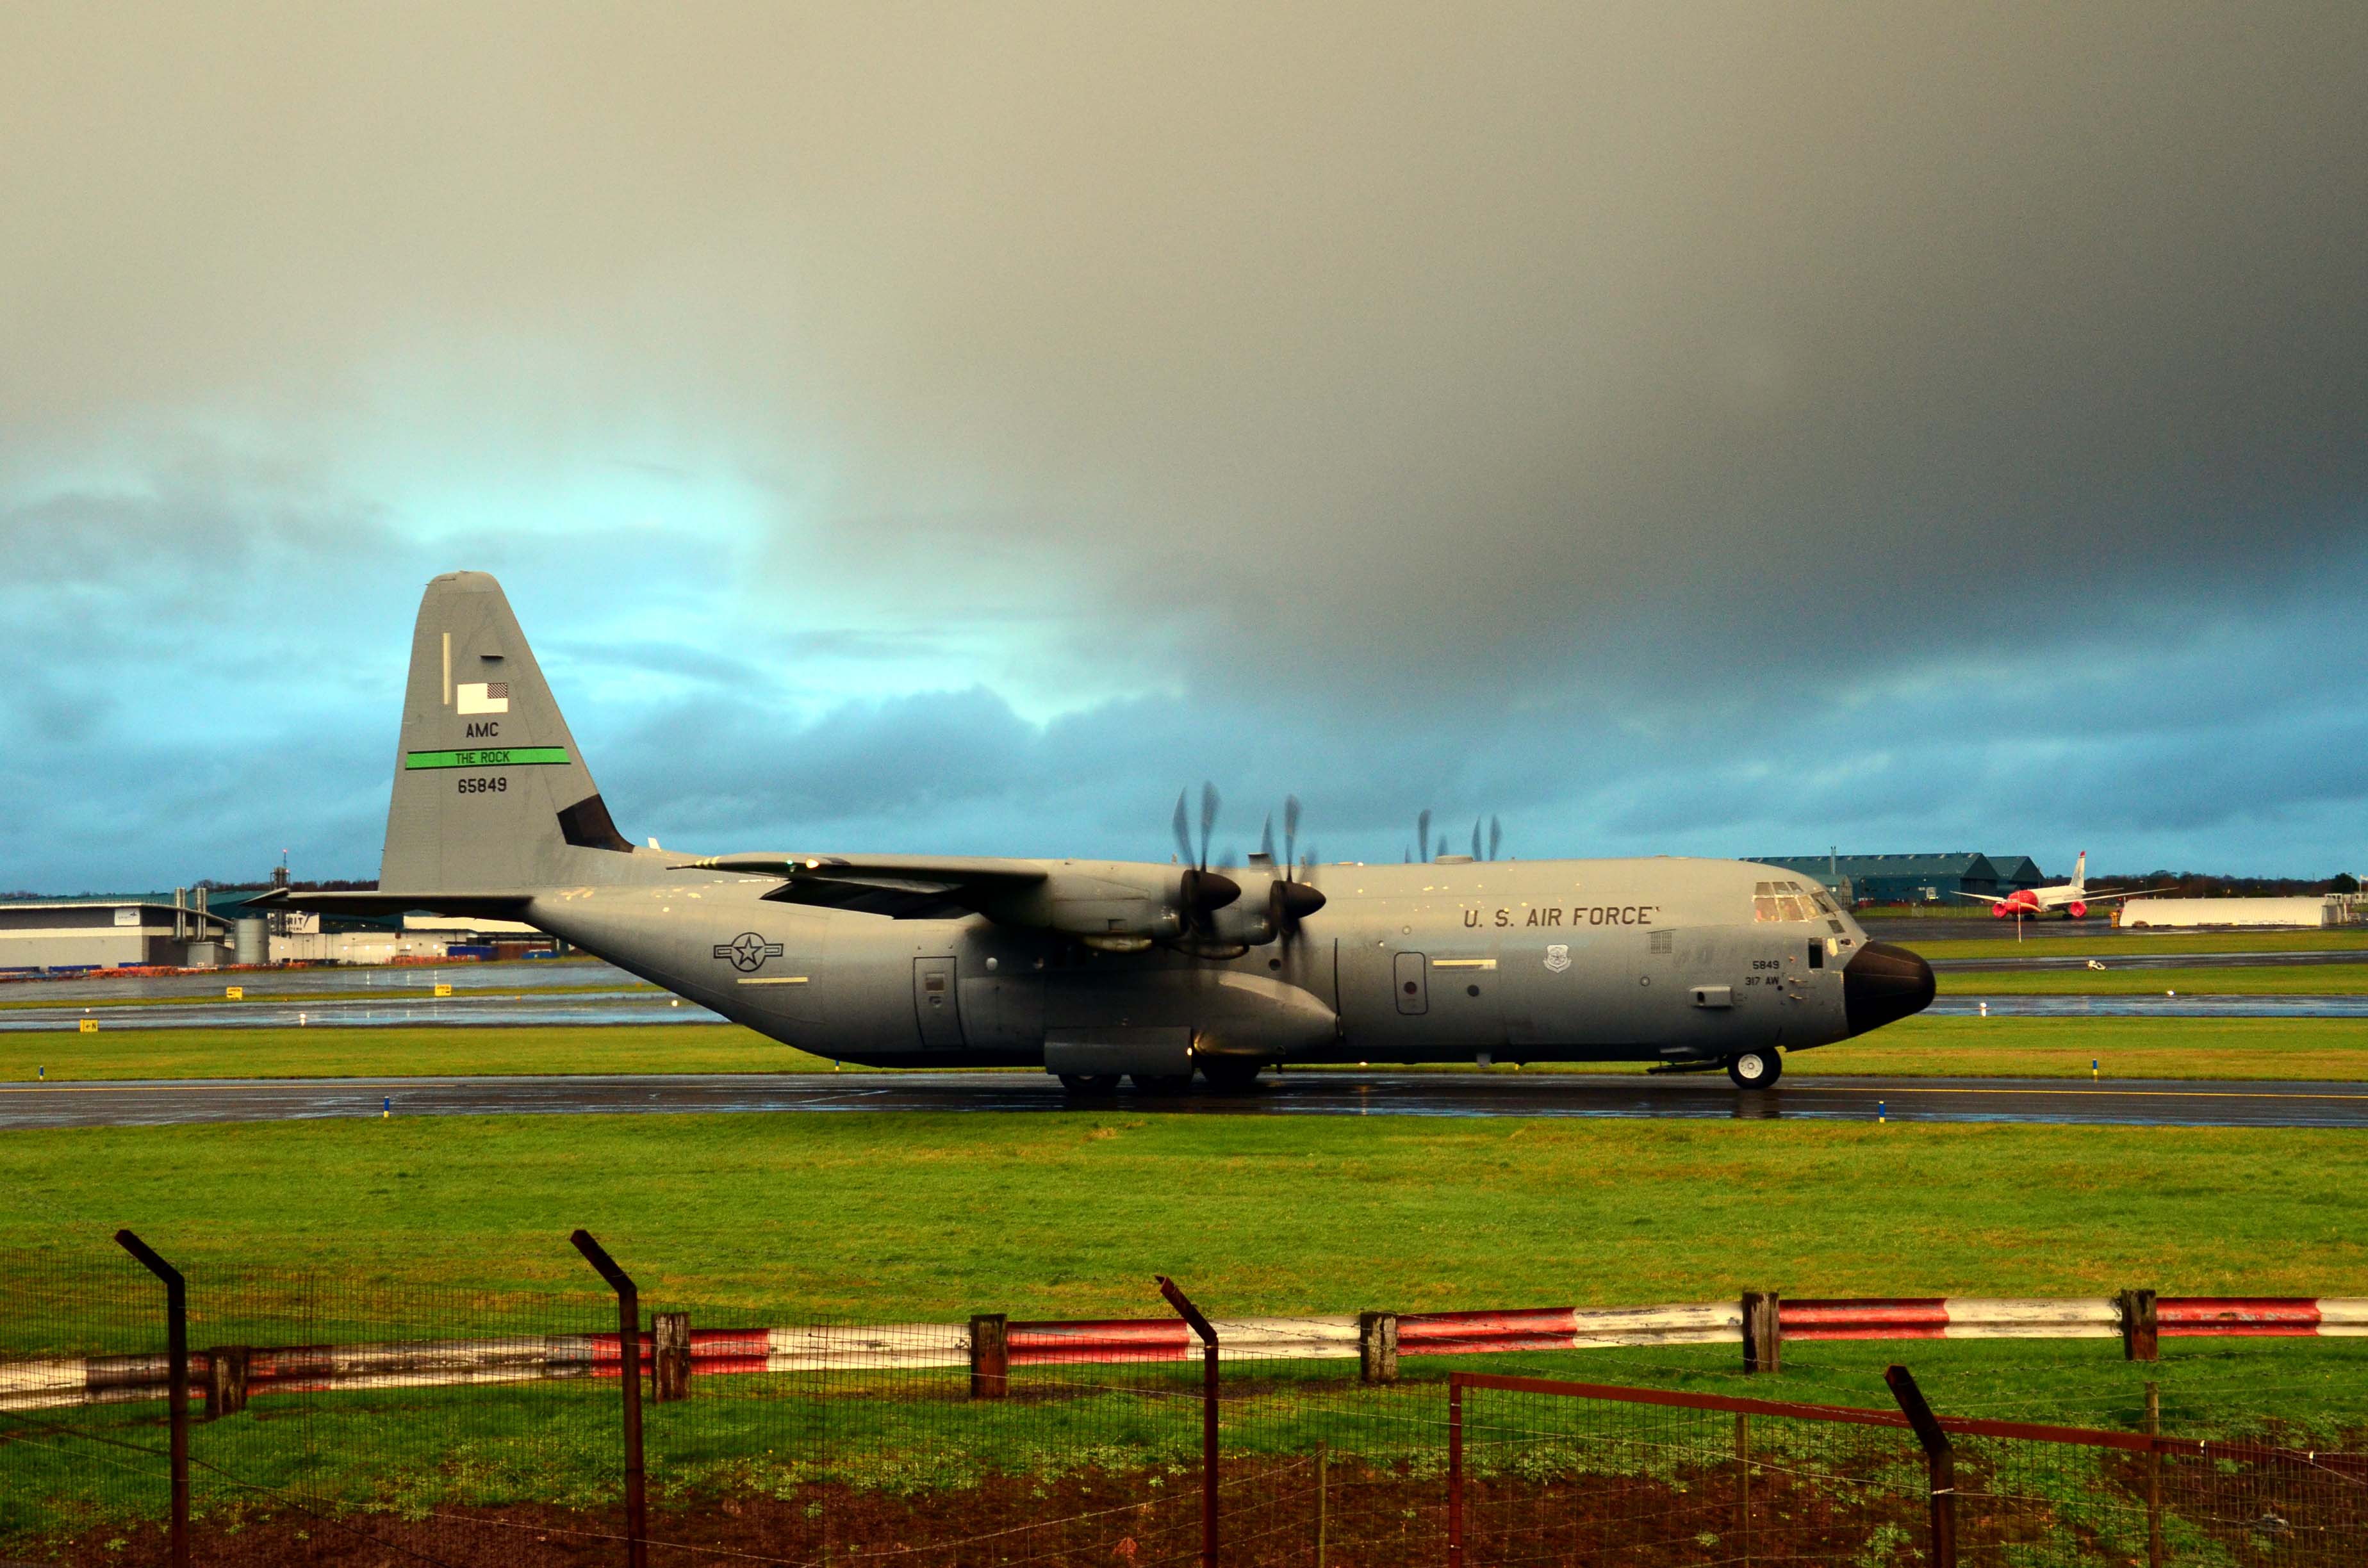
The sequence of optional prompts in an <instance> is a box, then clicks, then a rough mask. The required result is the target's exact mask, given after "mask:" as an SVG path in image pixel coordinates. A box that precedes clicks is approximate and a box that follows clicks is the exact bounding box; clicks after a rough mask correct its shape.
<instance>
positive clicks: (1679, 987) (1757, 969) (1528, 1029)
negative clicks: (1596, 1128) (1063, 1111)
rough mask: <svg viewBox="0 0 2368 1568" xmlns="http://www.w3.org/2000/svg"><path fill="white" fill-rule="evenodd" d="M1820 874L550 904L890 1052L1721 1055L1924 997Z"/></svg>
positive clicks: (1460, 866) (798, 1020) (1677, 871)
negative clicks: (1108, 925)
mask: <svg viewBox="0 0 2368 1568" xmlns="http://www.w3.org/2000/svg"><path fill="white" fill-rule="evenodd" d="M634 858H636V859H643V858H644V857H643V855H641V854H637V855H636V856H635V857H634ZM1046 864H1048V865H1053V866H1065V865H1068V864H1070V863H1068V862H1046ZM644 865H645V866H646V861H644ZM635 870H636V871H639V872H641V873H642V874H643V875H644V876H650V875H655V874H657V873H658V868H656V867H655V866H647V867H646V869H644V867H643V866H637V867H636V868H635ZM1797 876H1798V874H1797V873H1791V872H1786V871H1784V870H1782V869H1778V868H1774V867H1769V866H1758V865H1752V864H1749V863H1748V862H1742V861H1733V860H1696V859H1678V858H1653V859H1631V860H1536V861H1495V862H1472V861H1463V862H1439V863H1431V864H1424V865H1399V866H1388V865H1379V866H1363V865H1354V864H1341V865H1331V866H1324V867H1320V868H1318V869H1316V871H1315V884H1316V886H1318V887H1319V888H1320V889H1321V890H1322V892H1323V893H1324V895H1325V899H1326V903H1325V905H1324V907H1323V908H1322V909H1321V910H1320V911H1318V912H1317V913H1316V914H1315V915H1312V916H1310V917H1309V918H1308V919H1306V920H1305V921H1304V923H1303V924H1302V925H1301V926H1300V927H1299V929H1298V930H1297V932H1296V933H1295V934H1294V935H1293V936H1292V937H1291V939H1289V940H1288V941H1278V942H1269V943H1266V944H1263V945H1259V946H1253V947H1250V948H1249V949H1247V951H1246V952H1243V953H1242V954H1241V955H1240V956H1238V957H1234V958H1220V959H1211V958H1201V957H1194V956H1190V955H1189V954H1186V953H1182V952H1178V951H1175V950H1173V949H1169V948H1167V947H1155V948H1153V949H1150V950H1148V951H1144V952H1139V953H1112V952H1103V951H1096V950H1093V949H1089V948H1088V947H1087V946H1086V945H1084V944H1083V943H1081V942H1079V941H1077V940H1075V939H1073V938H1070V937H1061V936H1057V935H1053V934H1050V933H1044V932H1038V931H1030V930H1027V929H1015V928H1012V927H1009V926H1001V925H998V924H996V923H995V922H993V921H990V920H988V919H987V918H985V917H984V916H979V915H971V916H967V917H964V918H961V919H951V920H941V919H891V918H887V917H884V916H881V915H863V914H854V913H849V912H847V911H844V910H835V909H827V908H816V907H812V906H807V905H802V904H796V903H780V902H772V901H768V900H767V899H766V898H765V897H764V896H763V895H764V894H766V893H767V892H771V891H773V890H775V889H777V888H778V887H779V886H780V880H779V879H778V878H773V877H762V876H760V877H740V876H734V875H729V874H716V873H700V872H690V871H682V870H679V869H667V870H666V873H665V880H662V881H639V880H636V881H610V882H605V883H601V884H598V885H591V886H585V887H578V888H569V889H560V890H553V891H552V892H547V893H542V894H539V895H538V896H537V897H536V898H535V899H534V901H533V904H532V906H531V909H530V911H529V916H528V917H529V919H530V920H531V921H532V922H533V923H534V924H535V925H536V926H541V928H543V929H544V930H547V931H549V932H551V933H552V934H553V935H555V936H558V937H563V938H564V939H565V940H567V941H569V942H571V943H574V944H575V945H576V946H578V947H580V948H582V949H585V950H586V951H588V952H592V953H595V954H598V955H599V956H600V957H603V958H606V959H608V960H610V961H611V962H614V963H616V964H617V965H619V966H620V967H621V968H624V969H627V970H630V971H632V972H634V973H636V974H639V975H642V976H643V977H644V978H646V979H648V980H650V981H652V982H654V983H656V984H659V985H662V986H664V987H666V989H667V990H669V991H673V992H676V993H678V994H681V995H683V996H685V997H688V998H689V999H690V1000H692V1001H695V1002H698V1003H700V1005H701V1006H706V1007H710V1008H712V1009H713V1010H714V1011H716V1012H717V1013H720V1014H722V1015H723V1016H724V1017H728V1018H731V1019H734V1020H735V1021H737V1022H740V1023H743V1024H746V1025H747V1026H748V1027H750V1028H755V1029H757V1030H759V1031H761V1032H763V1033H765V1034H767V1035H769V1036H771V1037H772V1038H773V1039H775V1040H781V1041H784V1042H786V1043H788V1044H790V1045H793V1046H796V1047H798V1048H800V1049H802V1050H804V1051H812V1052H814V1053H815V1054H817V1055H822V1056H827V1057H831V1058H834V1059H838V1060H844V1061H848V1062H861V1063H865V1064H869V1065H875V1066H883V1067H884V1066H948V1065H976V1066H1016V1065H1039V1064H1044V1063H1046V1062H1047V1061H1048V1057H1047V1046H1048V1042H1049V1043H1050V1044H1051V1046H1052V1047H1053V1063H1054V1064H1056V1065H1057V1064H1058V1063H1059V1062H1061V1061H1062V1060H1063V1057H1062V1051H1063V1050H1064V1046H1074V1045H1076V1044H1077V1042H1096V1041H1104V1040H1126V1039H1136V1038H1170V1039H1173V1038H1181V1039H1183V1040H1188V1041H1189V1049H1190V1051H1191V1052H1192V1053H1194V1054H1196V1055H1200V1056H1201V1057H1203V1058H1204V1059H1205V1057H1206V1056H1207V1055H1209V1054H1210V1053H1212V1052H1214V1053H1224V1054H1227V1055H1232V1056H1235V1057H1237V1058H1244V1059H1249V1060H1257V1061H1266V1062H1276V1061H1281V1062H1303V1061H1304V1062H1448V1061H1471V1060H1473V1059H1474V1057H1479V1056H1491V1057H1494V1058H1495V1059H1497V1060H1499V1061H1506V1062H1531V1061H1564V1062H1578V1061H1640V1060H1641V1061H1651V1060H1666V1061H1673V1062H1698V1061H1720V1060H1725V1059H1728V1058H1731V1057H1733V1056H1734V1055H1735V1054H1736V1052H1738V1051H1746V1050H1754V1049H1758V1050H1766V1049H1770V1048H1781V1049H1782V1050H1786V1051H1796V1050H1801V1049H1804V1048H1806V1047H1810V1046H1816V1045H1823V1044H1827V1043H1829V1042H1831V1041H1834V1040H1842V1039H1845V1038H1847V1037H1848V1036H1850V1035H1851V1034H1853V1033H1858V1032H1863V1030H1864V1028H1871V1027H1873V1026H1874V1024H1876V1023H1879V1022H1884V1021H1888V1019H1889V1017H1897V1016H1899V1015H1900V1013H1901V1012H1902V1011H1912V1010H1913V1008H1896V1009H1893V1010H1890V1011H1889V1012H1888V1013H1887V1014H1886V1016H1884V1017H1872V1018H1871V1017H1870V1016H1869V1015H1870V1011H1871V1009H1870V1008H1869V1007H1867V1006H1864V1005H1863V1004H1861V1006H1858V1007H1856V1008H1854V1007H1853V1006H1852V1001H1853V998H1852V997H1851V996H1850V995H1849V994H1846V992H1847V986H1846V971H1847V970H1848V966H1849V965H1850V963H1851V961H1852V960H1853V959H1855V958H1857V957H1859V956H1860V955H1861V954H1862V953H1865V952H1867V951H1868V949H1870V948H1871V947H1872V948H1877V949H1879V950H1880V951H1883V952H1896V949H1880V945H1878V944H1870V943H1869V941H1868V939H1867V937H1866V934H1865V932H1864V931H1863V930H1861V928H1860V926H1858V924H1857V922H1856V921H1854V920H1852V919H1851V918H1850V916H1849V915H1847V914H1845V913H1842V912H1840V911H1839V910H1837V909H1834V908H1833V907H1831V905H1830V904H1829V903H1824V902H1823V901H1819V900H1816V899H1815V898H1814V897H1813V895H1812V894H1811V892H1810V891H1809V885H1808V884H1804V883H1802V882H1800V881H1798V880H1797ZM1771 887H1773V888H1778V889H1792V890H1796V891H1794V892H1781V893H1777V894H1773V895H1771V894H1770V892H1769V890H1770V888H1771ZM1902 956H1903V957H1905V956H1906V955H1902ZM1925 973H1926V977H1927V978H1926V981H1925V984H1926V985H1927V987H1928V989H1927V990H1926V992H1925V995H1926V996H1929V994H1930V991H1929V985H1930V980H1929V973H1930V971H1925ZM1917 1005H1918V1006H1921V1002H1920V1001H1918V1004H1917ZM1854 1017H1855V1018H1856V1021H1857V1023H1858V1027H1857V1028H1853V1027H1852V1026H1853V1021H1854Z"/></svg>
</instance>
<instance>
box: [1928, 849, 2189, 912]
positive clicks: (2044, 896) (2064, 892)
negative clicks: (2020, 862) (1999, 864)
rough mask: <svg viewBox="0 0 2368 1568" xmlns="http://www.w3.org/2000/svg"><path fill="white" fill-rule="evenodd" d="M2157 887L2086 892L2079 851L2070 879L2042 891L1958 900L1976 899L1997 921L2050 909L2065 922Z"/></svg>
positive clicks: (2085, 859)
mask: <svg viewBox="0 0 2368 1568" xmlns="http://www.w3.org/2000/svg"><path fill="white" fill-rule="evenodd" d="M2149 892H2162V889H2160V888H2132V889H2130V891H2129V892H2089V852H2088V851H2087V850H2086V849H2083V850H2082V851H2080V855H2079V858H2078V859H2076V860H2074V861H2073V862H2072V880H2071V881H2068V882H2054V883H2051V884H2049V885H2048V886H2046V887H2044V888H2017V889H2015V890H2014V892H2010V893H1987V892H1959V893H1958V894H1957V896H1958V897H1959V898H1977V899H1979V900H1981V901H1982V902H1983V903H1987V904H1988V905H1989V906H1990V913H1991V914H1992V915H1996V916H1998V918H1999V919H2000V920H2008V919H2013V920H2021V919H2032V920H2036V919H2038V918H2039V917H2040V916H2041V915H2045V914H2046V913H2047V912H2048V911H2049V910H2051V909H2060V910H2062V911H2063V912H2064V917H2065V918H2066V919H2067V920H2081V919H2086V918H2087V917H2088V914H2089V905H2090V904H2094V903H2112V902H2113V901H2114V900H2115V899H2123V898H2135V897H2137V896H2138V895H2139V894H2140V893H2149Z"/></svg>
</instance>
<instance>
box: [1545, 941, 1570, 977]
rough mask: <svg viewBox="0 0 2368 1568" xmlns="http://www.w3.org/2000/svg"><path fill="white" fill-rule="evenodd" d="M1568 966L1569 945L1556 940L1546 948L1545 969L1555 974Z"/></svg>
mask: <svg viewBox="0 0 2368 1568" xmlns="http://www.w3.org/2000/svg"><path fill="white" fill-rule="evenodd" d="M1569 967H1570V945H1569V944H1568V943H1566V942H1556V943H1554V945H1553V946H1552V947H1550V948H1548V949H1546V968H1547V969H1549V970H1551V971H1553V972H1554V973H1555V974H1560V973H1561V972H1562V971H1564V970H1566V969H1568V968H1569Z"/></svg>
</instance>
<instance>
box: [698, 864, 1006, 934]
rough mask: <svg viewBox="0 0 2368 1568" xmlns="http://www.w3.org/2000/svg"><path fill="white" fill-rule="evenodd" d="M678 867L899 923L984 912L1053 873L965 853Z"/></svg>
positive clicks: (782, 899) (782, 897)
mask: <svg viewBox="0 0 2368 1568" xmlns="http://www.w3.org/2000/svg"><path fill="white" fill-rule="evenodd" d="M677 869H681V870H701V871H737V872H741V873H744V874H746V875H753V876H764V877H780V878H781V879H783V880H782V882H781V885H780V887H778V888H775V889H774V890H773V891H772V892H768V893H767V894H766V895H765V897H766V898H767V899H768V900H770V901H772V902H774V903H808V904H814V905H818V906H820V907H823V908H827V909H848V910H854V911H856V912H858V913H860V914H864V915H887V916H889V917H890V918H892V919H896V920H946V919H952V918H956V917H959V916H961V915H972V914H983V913H985V912H987V910H988V909H989V907H990V906H991V905H994V904H996V903H1002V902H1004V901H1006V900H1008V899H1009V898H1010V897H1011V896H1012V895H1013V894H1015V893H1022V894H1024V893H1026V892H1030V890H1032V889H1034V888H1036V887H1038V886H1039V885H1041V884H1042V882H1043V881H1045V879H1046V877H1047V875H1048V874H1049V873H1048V872H1047V871H1046V869H1045V868H1044V867H1042V866H1041V865H1038V864H1036V863H1034V862H1032V861H1028V860H1000V859H995V858H990V857H985V856H962V855H946V856H897V855H859V856H847V855H716V856H710V857H704V858H700V859H697V860H690V861H686V862H685V863H684V864H683V865H682V866H680V867H678V868H677Z"/></svg>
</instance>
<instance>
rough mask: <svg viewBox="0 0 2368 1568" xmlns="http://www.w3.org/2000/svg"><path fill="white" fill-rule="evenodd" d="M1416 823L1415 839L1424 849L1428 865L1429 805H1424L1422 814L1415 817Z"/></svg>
mask: <svg viewBox="0 0 2368 1568" xmlns="http://www.w3.org/2000/svg"><path fill="white" fill-rule="evenodd" d="M1414 824H1415V826H1414V831H1415V840H1416V843H1417V845H1419V846H1420V847H1421V849H1422V860H1423V864H1424V865H1426V866H1427V865H1429V863H1430V808H1429V806H1425V807H1423V809H1422V814H1421V815H1420V816H1418V817H1417V818H1415V819H1414Z"/></svg>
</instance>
